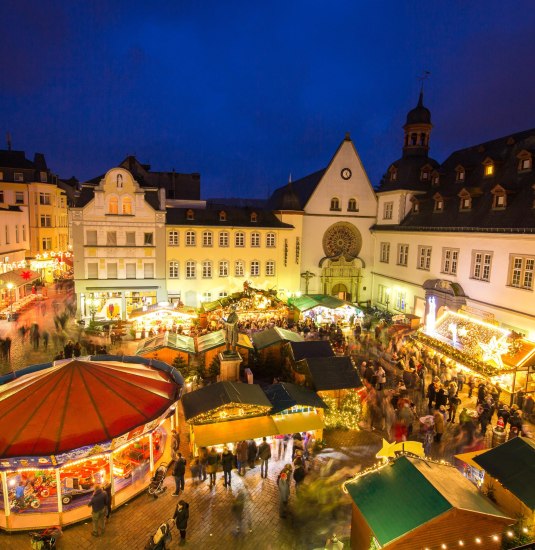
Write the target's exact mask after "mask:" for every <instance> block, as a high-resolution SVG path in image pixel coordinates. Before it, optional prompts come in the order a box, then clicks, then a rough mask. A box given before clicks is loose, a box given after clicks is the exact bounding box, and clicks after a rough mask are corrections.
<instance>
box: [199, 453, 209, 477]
mask: <svg viewBox="0 0 535 550" xmlns="http://www.w3.org/2000/svg"><path fill="white" fill-rule="evenodd" d="M207 463H208V449H207V448H206V447H201V448H200V449H199V479H200V480H201V481H206V477H207V475H206V465H207Z"/></svg>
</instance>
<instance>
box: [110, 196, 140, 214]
mask: <svg viewBox="0 0 535 550" xmlns="http://www.w3.org/2000/svg"><path fill="white" fill-rule="evenodd" d="M119 212H120V213H121V214H123V215H125V216H131V215H132V214H133V213H134V210H133V207H132V197H129V196H125V197H122V198H121V201H120V203H119V197H116V196H115V195H112V196H111V197H109V198H108V214H113V215H118V214H119Z"/></svg>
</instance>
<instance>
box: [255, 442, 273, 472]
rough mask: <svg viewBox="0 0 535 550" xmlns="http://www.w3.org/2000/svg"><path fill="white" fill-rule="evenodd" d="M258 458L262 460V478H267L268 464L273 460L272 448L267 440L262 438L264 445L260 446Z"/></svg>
mask: <svg viewBox="0 0 535 550" xmlns="http://www.w3.org/2000/svg"><path fill="white" fill-rule="evenodd" d="M258 458H259V459H260V476H261V477H267V475H268V463H269V459H270V458H271V446H270V444H269V443H268V442H267V440H266V438H265V437H263V438H262V443H260V445H259V446H258Z"/></svg>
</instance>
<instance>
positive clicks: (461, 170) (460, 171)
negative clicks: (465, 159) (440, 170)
mask: <svg viewBox="0 0 535 550" xmlns="http://www.w3.org/2000/svg"><path fill="white" fill-rule="evenodd" d="M455 171H456V173H457V174H456V177H455V179H456V181H464V179H465V176H466V171H465V169H464V168H463V167H462V166H457V168H456V169H455Z"/></svg>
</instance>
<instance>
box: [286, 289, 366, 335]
mask: <svg viewBox="0 0 535 550" xmlns="http://www.w3.org/2000/svg"><path fill="white" fill-rule="evenodd" d="M288 303H289V304H290V305H292V306H293V307H295V308H296V309H297V310H298V311H299V312H300V315H301V317H303V318H304V319H307V318H309V319H311V320H312V321H313V322H314V323H315V324H316V326H318V327H320V326H322V325H331V324H335V325H337V324H342V325H345V326H349V325H351V324H353V322H354V320H355V317H358V316H359V315H360V316H362V311H361V310H360V309H359V308H358V307H357V306H354V305H353V304H352V303H351V302H346V301H345V300H341V299H340V298H336V297H335V296H328V295H326V294H306V295H304V296H300V297H299V298H290V299H289V300H288Z"/></svg>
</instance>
